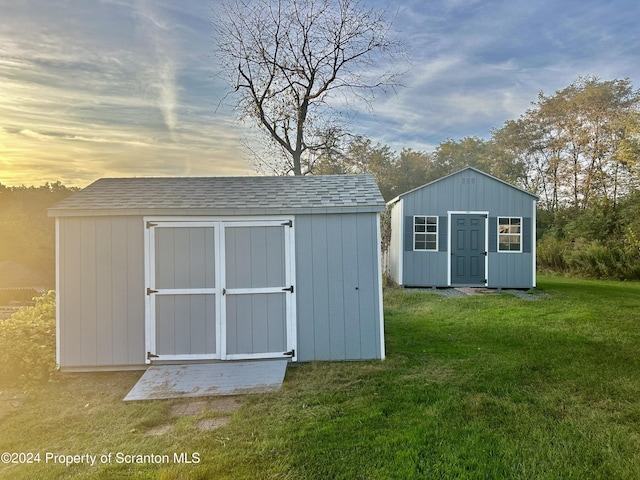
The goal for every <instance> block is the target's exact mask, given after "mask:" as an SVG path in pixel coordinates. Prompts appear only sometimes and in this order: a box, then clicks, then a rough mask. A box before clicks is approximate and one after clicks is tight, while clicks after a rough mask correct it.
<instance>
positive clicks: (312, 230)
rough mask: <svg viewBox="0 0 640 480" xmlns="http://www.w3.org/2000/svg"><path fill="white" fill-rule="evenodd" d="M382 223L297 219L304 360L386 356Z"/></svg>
mask: <svg viewBox="0 0 640 480" xmlns="http://www.w3.org/2000/svg"><path fill="white" fill-rule="evenodd" d="M377 221H378V219H377V214H376V213H354V214H327V215H298V216H296V278H297V282H298V289H297V290H296V292H297V297H296V298H297V317H298V350H299V351H298V359H299V360H300V361H311V360H357V359H368V358H381V351H380V350H381V348H380V345H381V339H380V324H379V322H380V311H379V302H378V291H379V285H378V272H377V264H378V263H377V259H378V248H380V246H379V242H378V240H377Z"/></svg>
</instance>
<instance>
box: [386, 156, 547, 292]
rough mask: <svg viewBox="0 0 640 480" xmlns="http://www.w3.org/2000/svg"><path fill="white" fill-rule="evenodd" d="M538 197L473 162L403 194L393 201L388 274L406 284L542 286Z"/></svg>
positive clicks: (423, 285)
mask: <svg viewBox="0 0 640 480" xmlns="http://www.w3.org/2000/svg"><path fill="white" fill-rule="evenodd" d="M537 200H538V197H536V196H535V195H533V194H531V193H529V192H527V191H526V190H523V189H521V188H518V187H516V186H514V185H511V184H509V183H506V182H504V181H503V180H500V179H498V178H496V177H493V176H491V175H488V174H486V173H484V172H481V171H480V170H477V169H475V168H472V167H467V168H464V169H462V170H460V171H458V172H455V173H453V174H451V175H448V176H446V177H443V178H440V179H439V180H436V181H434V182H431V183H428V184H426V185H423V186H421V187H418V188H416V189H414V190H411V191H409V192H406V193H403V194H402V195H399V196H398V197H396V198H394V199H393V200H391V201H390V202H389V203H388V204H387V207H388V208H389V209H390V210H391V240H390V244H389V249H388V252H387V258H386V269H387V273H388V275H389V276H390V278H391V279H393V280H394V281H395V282H396V283H398V284H399V285H404V286H407V287H458V286H460V287H462V286H465V287H489V288H532V287H535V286H536V245H535V239H536V202H537Z"/></svg>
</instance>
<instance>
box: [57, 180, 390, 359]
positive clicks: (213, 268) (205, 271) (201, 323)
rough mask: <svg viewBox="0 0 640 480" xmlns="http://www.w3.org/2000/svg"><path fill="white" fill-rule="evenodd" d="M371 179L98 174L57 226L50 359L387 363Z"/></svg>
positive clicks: (376, 200) (377, 202)
mask: <svg viewBox="0 0 640 480" xmlns="http://www.w3.org/2000/svg"><path fill="white" fill-rule="evenodd" d="M383 210H384V200H383V198H382V195H381V194H380V191H379V189H378V187H377V185H376V183H375V181H374V179H373V177H372V176H370V175H335V176H309V177H209V178H205V177H201V178H186V177H182V178H110V179H109V178H107V179H101V180H98V181H96V182H95V183H93V184H92V185H90V186H88V187H87V188H85V189H84V190H82V191H80V192H79V193H77V194H75V195H73V196H71V197H69V198H68V199H65V200H63V201H62V202H61V203H59V204H58V205H56V206H54V207H53V208H51V209H50V211H49V215H50V216H53V217H55V218H56V264H57V279H56V290H57V308H58V311H57V335H58V336H57V361H58V364H59V365H60V366H61V367H62V368H63V369H64V370H67V371H73V370H75V371H83V370H84V371H86V370H122V369H140V368H142V369H143V368H146V366H148V365H149V364H153V363H159V362H183V363H186V362H196V363H197V362H202V361H225V360H252V359H269V358H283V357H284V358H289V359H291V360H293V361H311V360H356V359H375V358H378V359H382V358H384V356H385V351H384V334H383V332H384V329H383V317H382V281H381V275H382V273H381V272H382V269H381V257H380V223H379V215H380V212H381V211H383Z"/></svg>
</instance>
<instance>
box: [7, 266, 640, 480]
mask: <svg viewBox="0 0 640 480" xmlns="http://www.w3.org/2000/svg"><path fill="white" fill-rule="evenodd" d="M539 284H540V287H539V289H538V290H540V291H541V292H543V293H546V294H547V296H546V297H544V298H541V299H540V300H536V301H527V300H523V299H519V298H516V297H513V296H511V295H508V294H500V295H499V294H496V295H488V296H476V297H465V298H443V297H440V296H438V295H435V294H432V293H429V292H428V291H424V292H423V291H404V290H392V291H389V292H387V293H386V296H385V318H386V327H385V328H386V338H387V360H386V361H384V362H351V363H324V362H318V363H312V364H306V365H300V366H297V367H293V368H289V370H288V372H287V377H286V380H285V384H284V386H283V389H282V390H281V391H280V392H278V393H276V394H269V395H257V396H251V397H249V398H248V399H247V401H246V403H245V404H244V406H243V407H242V408H241V409H240V410H238V411H237V412H236V413H235V414H234V416H233V419H232V421H231V423H230V424H229V425H227V426H225V427H221V428H220V429H218V430H214V431H208V432H206V431H200V430H198V429H197V428H196V426H195V422H196V420H197V419H198V418H199V417H179V418H170V417H169V411H170V408H171V406H172V405H174V404H175V403H176V401H156V402H143V403H123V402H121V399H122V397H123V396H124V395H125V394H126V392H127V390H128V388H129V387H130V386H131V385H132V384H133V383H134V382H135V379H136V378H137V375H139V374H132V373H121V374H83V375H71V376H62V378H61V379H60V380H59V381H58V382H57V383H53V384H49V385H47V386H46V387H43V388H42V389H39V390H36V391H31V392H28V393H27V394H25V395H24V396H20V395H19V396H18V397H16V398H17V399H15V400H12V401H8V400H10V399H11V398H13V397H11V395H14V394H15V392H7V391H5V392H2V393H1V394H0V400H4V401H3V403H1V404H0V406H2V408H5V407H7V406H8V407H9V408H11V410H10V411H9V412H8V413H6V410H5V414H4V416H3V417H2V418H0V452H3V451H10V452H12V451H18V452H20V451H21V452H41V453H42V454H43V455H44V452H47V451H49V452H54V453H63V454H82V453H91V454H103V453H104V454H106V453H109V452H113V454H114V455H115V453H116V452H124V453H129V454H146V453H154V454H165V453H166V454H169V455H171V456H173V453H174V452H186V453H188V454H191V453H193V452H198V453H199V455H200V458H201V462H200V463H199V464H189V465H180V464H175V463H173V462H171V463H169V464H161V465H139V466H135V465H119V464H113V463H112V464H109V465H101V466H97V467H87V466H72V467H64V466H52V465H43V464H42V463H40V464H36V465H0V478H16V479H21V478H25V479H26V478H45V479H46V478H74V479H75V478H132V477H133V478H162V479H177V478H189V479H192V478H193V479H198V478H202V479H240V478H246V479H263V478H264V479H387V478H389V479H396V478H397V479H412V478H415V479H423V478H435V479H437V478H442V479H450V478H479V479H488V478H491V479H500V478H512V479H545V478H549V479H572V478H575V479H585V478H590V479H591V478H596V479H597V478H602V479H626V478H628V479H636V478H640V326H639V325H638V321H639V320H640V314H639V313H640V284H638V283H618V282H603V281H585V280H576V279H567V278H559V277H550V276H545V277H541V278H540V279H539ZM12 402H13V403H12ZM2 413H3V412H2V411H1V410H0V417H1V416H2ZM165 423H170V424H172V425H173V428H172V430H171V431H169V432H168V433H166V434H164V435H160V436H149V435H146V434H145V432H146V431H147V430H148V429H149V428H151V427H153V426H155V425H162V424H165Z"/></svg>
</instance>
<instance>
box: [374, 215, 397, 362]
mask: <svg viewBox="0 0 640 480" xmlns="http://www.w3.org/2000/svg"><path fill="white" fill-rule="evenodd" d="M376 230H377V240H376V244H377V246H378V248H377V253H378V255H377V256H378V310H379V312H380V321H379V323H380V360H384V359H385V358H386V350H385V344H384V310H383V308H384V306H383V302H382V236H381V233H380V214H379V213H378V214H377V215H376ZM403 250H404V249H402V250H401V251H403Z"/></svg>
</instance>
